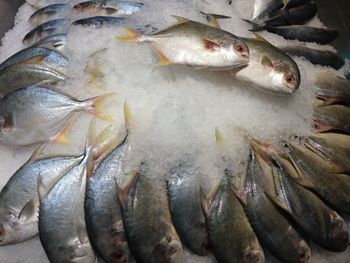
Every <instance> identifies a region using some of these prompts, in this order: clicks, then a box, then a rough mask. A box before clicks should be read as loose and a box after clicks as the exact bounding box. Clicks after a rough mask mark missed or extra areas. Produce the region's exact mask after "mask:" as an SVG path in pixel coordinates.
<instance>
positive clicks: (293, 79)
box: [286, 74, 295, 84]
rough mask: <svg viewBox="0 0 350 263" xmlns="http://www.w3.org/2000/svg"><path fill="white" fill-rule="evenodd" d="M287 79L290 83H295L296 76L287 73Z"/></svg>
mask: <svg viewBox="0 0 350 263" xmlns="http://www.w3.org/2000/svg"><path fill="white" fill-rule="evenodd" d="M286 81H287V82H288V83H290V84H292V83H295V77H294V76H293V75H291V74H289V75H287V77H286Z"/></svg>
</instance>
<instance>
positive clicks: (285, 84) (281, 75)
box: [270, 63, 300, 94]
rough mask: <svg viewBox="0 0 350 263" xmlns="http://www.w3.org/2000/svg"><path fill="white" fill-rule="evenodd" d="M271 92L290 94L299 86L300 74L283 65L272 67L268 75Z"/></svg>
mask: <svg viewBox="0 0 350 263" xmlns="http://www.w3.org/2000/svg"><path fill="white" fill-rule="evenodd" d="M270 80H271V85H272V87H273V90H275V91H276V92H278V93H286V94H292V93H293V92H295V91H296V90H297V89H298V88H299V86H300V73H299V70H295V69H294V68H293V67H290V66H288V65H286V64H284V63H280V64H277V65H273V70H272V71H271V73H270Z"/></svg>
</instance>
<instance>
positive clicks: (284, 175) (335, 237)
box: [257, 143, 348, 252]
mask: <svg viewBox="0 0 350 263" xmlns="http://www.w3.org/2000/svg"><path fill="white" fill-rule="evenodd" d="M257 147H258V148H259V153H260V154H262V155H264V157H263V158H265V159H267V160H268V162H269V163H270V166H272V171H273V177H274V180H275V186H276V192H277V195H276V197H273V198H275V204H279V206H280V207H281V208H283V209H284V210H285V211H286V212H287V213H288V214H289V215H290V216H291V217H292V218H293V220H294V221H295V222H296V223H297V224H298V225H299V226H300V227H301V228H302V229H303V231H304V232H305V233H306V234H307V235H308V236H310V237H311V238H312V239H313V240H314V242H316V243H317V244H319V245H320V246H321V247H323V248H325V249H327V250H330V251H334V252H341V251H344V250H345V249H346V248H347V243H348V228H347V225H346V223H345V221H344V220H343V219H342V218H341V217H340V216H339V215H338V214H337V213H336V212H335V211H333V210H331V209H330V208H328V206H326V205H325V204H324V203H323V202H322V201H321V200H320V199H319V198H318V197H317V196H316V195H315V194H314V193H312V192H310V191H308V190H306V189H305V188H304V187H302V186H301V185H299V184H298V183H296V182H295V180H294V179H293V178H297V177H298V175H297V171H296V170H295V169H294V167H293V166H292V165H291V164H290V163H289V162H288V160H286V159H283V158H282V157H281V156H280V154H279V153H277V151H276V150H275V149H274V148H273V147H272V146H271V145H267V146H265V145H262V144H261V143H258V144H257ZM277 200H278V201H277Z"/></svg>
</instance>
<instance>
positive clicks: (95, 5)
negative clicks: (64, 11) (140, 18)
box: [73, 0, 143, 16]
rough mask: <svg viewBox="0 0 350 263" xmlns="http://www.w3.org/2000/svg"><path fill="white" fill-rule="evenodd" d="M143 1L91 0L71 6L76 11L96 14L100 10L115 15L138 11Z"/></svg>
mask: <svg viewBox="0 0 350 263" xmlns="http://www.w3.org/2000/svg"><path fill="white" fill-rule="evenodd" d="M142 6H143V3H138V2H129V1H116V0H93V1H86V2H81V3H79V4H76V5H75V6H74V7H73V8H74V10H75V11H76V12H78V13H81V12H88V13H90V14H94V15H98V14H100V12H103V13H106V15H108V14H113V15H117V16H123V15H125V16H128V15H131V14H133V13H136V12H139V11H140V9H141V7H142Z"/></svg>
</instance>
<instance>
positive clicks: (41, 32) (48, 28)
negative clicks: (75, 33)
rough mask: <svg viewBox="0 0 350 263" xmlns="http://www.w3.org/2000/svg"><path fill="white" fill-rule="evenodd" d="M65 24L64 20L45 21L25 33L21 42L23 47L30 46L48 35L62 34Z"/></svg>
mask: <svg viewBox="0 0 350 263" xmlns="http://www.w3.org/2000/svg"><path fill="white" fill-rule="evenodd" d="M66 23H67V22H66V20H65V19H54V20H50V21H47V22H45V23H43V24H41V25H39V26H37V27H36V28H34V29H33V30H31V31H30V32H29V33H27V34H26V35H25V36H24V38H23V40H22V42H23V44H25V45H30V44H33V43H35V42H36V41H38V40H40V39H42V38H44V37H47V36H49V35H54V34H58V33H64V31H65V25H66Z"/></svg>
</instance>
